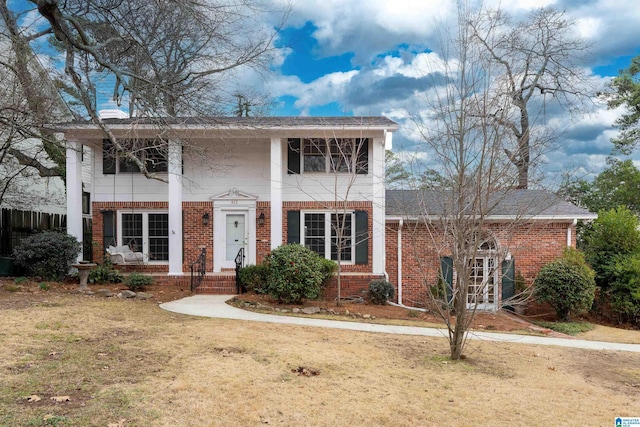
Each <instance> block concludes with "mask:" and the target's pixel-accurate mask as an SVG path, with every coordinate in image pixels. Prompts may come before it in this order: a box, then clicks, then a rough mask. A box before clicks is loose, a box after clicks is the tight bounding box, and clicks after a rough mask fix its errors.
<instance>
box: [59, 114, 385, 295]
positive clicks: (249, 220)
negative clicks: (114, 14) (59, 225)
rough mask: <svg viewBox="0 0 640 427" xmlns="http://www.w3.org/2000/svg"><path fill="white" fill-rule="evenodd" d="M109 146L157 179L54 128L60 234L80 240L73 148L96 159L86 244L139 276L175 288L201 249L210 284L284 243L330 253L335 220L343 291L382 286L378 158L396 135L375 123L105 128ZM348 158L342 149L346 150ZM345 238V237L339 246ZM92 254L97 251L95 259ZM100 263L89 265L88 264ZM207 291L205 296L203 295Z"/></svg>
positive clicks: (89, 131)
mask: <svg viewBox="0 0 640 427" xmlns="http://www.w3.org/2000/svg"><path fill="white" fill-rule="evenodd" d="M103 122H104V123H105V125H107V126H108V128H109V129H110V131H111V132H113V134H114V135H115V137H116V138H119V139H120V138H121V139H122V140H123V141H124V140H126V141H131V140H135V141H136V144H137V148H136V149H137V150H138V157H139V158H142V159H143V160H144V161H145V162H147V165H148V166H150V165H151V167H149V169H150V170H151V171H152V172H154V173H156V174H157V177H158V178H160V180H158V179H147V178H146V177H145V176H143V175H142V174H141V173H140V170H139V168H138V167H137V166H136V165H135V164H134V163H132V162H131V161H129V160H127V159H126V158H124V157H123V156H122V155H121V154H118V153H116V151H115V150H114V149H113V147H111V146H110V144H109V140H107V139H105V138H104V133H103V131H102V130H101V129H100V128H99V127H98V126H96V125H94V124H90V123H85V122H76V123H70V124H67V125H65V126H64V127H63V131H64V132H65V137H66V139H67V140H68V141H69V148H68V150H67V156H68V158H67V189H68V224H69V232H70V233H71V234H74V235H76V236H81V234H80V233H79V230H78V229H77V227H78V225H77V224H78V221H79V218H81V210H80V207H81V203H80V201H81V187H82V186H81V181H80V177H81V165H80V160H79V159H80V158H79V156H80V153H81V147H82V146H86V147H90V148H91V149H92V150H93V152H94V154H95V155H94V159H95V160H94V164H93V168H92V171H93V172H92V174H91V175H92V182H91V185H90V187H91V189H92V203H91V207H92V215H93V231H94V232H93V241H94V244H95V245H96V246H98V247H99V248H100V249H104V248H107V247H108V246H109V245H113V246H116V245H130V246H133V247H134V250H136V251H140V252H142V253H143V256H144V265H136V266H135V268H136V269H138V270H140V271H146V272H154V273H166V276H167V277H170V278H174V279H176V280H178V279H179V278H181V277H183V276H184V275H185V274H186V273H187V272H188V271H189V264H190V263H191V262H192V261H194V260H195V259H196V258H197V257H198V255H199V254H200V253H201V249H202V248H206V250H207V254H208V260H207V266H206V271H207V272H208V273H211V274H209V276H210V278H212V279H211V280H210V281H209V282H211V283H213V281H214V280H213V277H214V276H215V274H218V279H220V277H222V276H223V274H222V273H224V272H225V271H227V270H231V269H233V268H234V266H235V264H234V259H235V257H236V255H237V254H238V252H239V250H240V249H241V248H242V249H243V250H244V254H245V257H246V259H245V262H246V263H247V264H255V263H258V262H260V261H262V259H263V258H264V256H265V255H266V254H267V253H268V252H269V251H270V250H271V249H273V248H276V247H278V246H280V245H281V244H283V243H292V242H299V243H303V244H306V245H308V246H312V247H313V248H314V250H316V251H318V252H319V253H320V254H321V255H323V256H325V257H327V258H332V259H334V260H335V259H337V256H338V254H337V253H336V251H335V250H333V251H332V241H334V240H335V238H336V235H335V224H336V221H337V220H338V218H339V219H340V220H342V221H343V223H344V225H345V230H346V233H347V236H346V240H345V241H346V246H347V247H346V248H343V250H342V251H341V254H340V256H341V258H342V263H343V270H344V271H345V287H347V288H348V286H349V284H350V283H353V284H354V285H355V284H356V282H357V284H358V285H359V286H365V285H366V283H368V281H369V280H371V278H372V277H383V276H384V266H385V259H384V250H383V248H384V239H385V229H384V227H385V223H384V218H385V213H384V197H385V189H384V152H385V142H386V143H389V141H390V140H391V135H392V132H394V131H395V130H396V129H397V125H396V124H395V123H394V122H392V121H391V120H389V119H386V118H384V117H268V118H234V117H231V118H210V119H196V118H189V119H174V120H172V121H170V122H169V123H167V122H164V123H163V124H162V126H159V125H157V124H156V123H154V122H152V121H151V120H145V119H104V120H103ZM345 147H347V148H348V149H345ZM349 234H350V236H349ZM95 252H96V253H101V251H100V250H98V251H95ZM97 260H99V259H97ZM212 286H213V285H212Z"/></svg>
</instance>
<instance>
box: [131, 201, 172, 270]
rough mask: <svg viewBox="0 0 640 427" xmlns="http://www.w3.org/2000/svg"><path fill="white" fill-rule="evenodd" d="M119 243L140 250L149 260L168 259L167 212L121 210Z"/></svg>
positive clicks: (133, 249) (135, 250)
mask: <svg viewBox="0 0 640 427" xmlns="http://www.w3.org/2000/svg"><path fill="white" fill-rule="evenodd" d="M120 224H121V226H120V236H119V237H120V242H121V243H120V244H122V245H128V246H129V247H130V248H131V250H132V251H134V252H142V253H143V255H144V257H145V259H148V260H149V261H168V260H169V214H167V213H164V212H138V213H133V212H131V213H130V212H126V213H125V212H121V213H120Z"/></svg>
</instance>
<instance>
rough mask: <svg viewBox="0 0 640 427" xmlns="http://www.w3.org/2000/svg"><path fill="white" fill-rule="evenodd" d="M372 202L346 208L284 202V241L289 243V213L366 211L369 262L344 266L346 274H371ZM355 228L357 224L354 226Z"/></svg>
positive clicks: (320, 203)
mask: <svg viewBox="0 0 640 427" xmlns="http://www.w3.org/2000/svg"><path fill="white" fill-rule="evenodd" d="M372 206H373V205H372V203H371V202H347V204H346V207H345V206H344V204H343V203H341V202H284V203H283V204H282V222H283V224H282V241H283V242H285V243H286V242H287V212H289V211H291V210H293V211H299V210H313V209H317V210H325V211H328V210H331V209H336V207H337V208H338V209H345V208H346V209H347V210H352V211H356V210H358V211H366V212H367V228H368V230H369V241H368V242H367V246H368V250H367V255H368V260H367V263H366V264H360V265H343V266H342V268H343V271H344V272H346V273H371V271H372V270H373V264H372V252H373V244H372V242H371V236H372V235H373V234H372V231H373V226H372V224H373V218H372V216H373V207H372ZM354 226H355V224H354Z"/></svg>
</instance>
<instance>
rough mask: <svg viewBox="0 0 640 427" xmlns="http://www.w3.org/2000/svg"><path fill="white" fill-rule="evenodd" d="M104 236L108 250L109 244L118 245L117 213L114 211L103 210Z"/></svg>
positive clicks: (105, 246)
mask: <svg viewBox="0 0 640 427" xmlns="http://www.w3.org/2000/svg"><path fill="white" fill-rule="evenodd" d="M102 238H103V240H102V243H103V249H104V250H106V249H107V248H108V247H109V246H117V242H116V215H115V212H114V211H103V212H102Z"/></svg>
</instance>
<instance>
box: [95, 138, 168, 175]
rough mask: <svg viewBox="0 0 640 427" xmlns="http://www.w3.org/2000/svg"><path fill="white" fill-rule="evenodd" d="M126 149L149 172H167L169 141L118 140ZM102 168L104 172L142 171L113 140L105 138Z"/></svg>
mask: <svg viewBox="0 0 640 427" xmlns="http://www.w3.org/2000/svg"><path fill="white" fill-rule="evenodd" d="M118 143H119V144H120V145H121V146H122V147H123V149H124V150H127V151H128V152H131V153H133V155H134V156H135V157H136V158H138V159H139V160H140V161H141V162H142V163H143V164H144V165H145V167H146V168H147V170H148V171H149V172H152V173H157V172H167V171H168V170H169V167H168V162H167V147H168V145H167V142H166V141H163V140H161V139H123V140H121V141H118ZM102 147H103V149H102V169H103V173H104V174H115V173H140V172H141V170H140V167H138V164H137V163H136V162H135V161H133V160H132V159H130V158H129V157H127V156H125V155H124V153H123V152H118V151H117V150H116V147H114V146H113V144H112V143H111V140H109V139H105V140H104V141H103V144H102Z"/></svg>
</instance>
